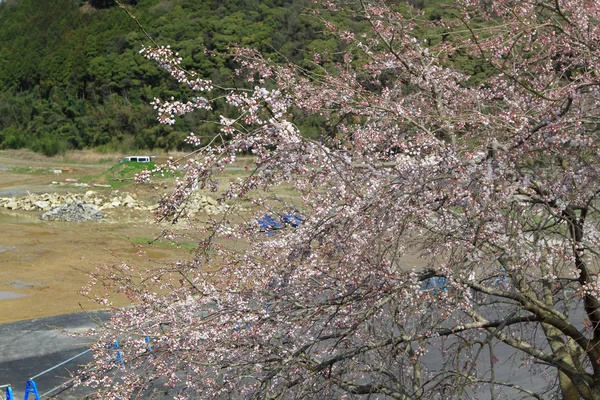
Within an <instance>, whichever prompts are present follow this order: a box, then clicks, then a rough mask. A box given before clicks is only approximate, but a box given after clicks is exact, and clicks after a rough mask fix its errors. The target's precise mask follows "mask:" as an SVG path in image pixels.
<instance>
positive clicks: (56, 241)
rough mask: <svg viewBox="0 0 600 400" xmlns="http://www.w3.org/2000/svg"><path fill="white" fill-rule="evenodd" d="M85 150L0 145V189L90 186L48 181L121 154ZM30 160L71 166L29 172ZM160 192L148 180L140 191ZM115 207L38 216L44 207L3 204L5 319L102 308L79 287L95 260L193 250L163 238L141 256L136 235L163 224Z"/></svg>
mask: <svg viewBox="0 0 600 400" xmlns="http://www.w3.org/2000/svg"><path fill="white" fill-rule="evenodd" d="M81 158H83V160H79V159H69V160H64V159H45V158H43V157H41V156H36V155H32V154H30V153H24V152H10V151H0V197H10V196H11V195H15V194H16V195H21V194H26V193H27V192H28V191H29V192H37V193H51V192H53V191H58V192H60V191H71V192H77V191H86V190H90V188H77V187H71V186H61V185H51V183H52V181H56V180H59V179H60V180H64V179H66V178H69V179H77V178H80V177H84V176H93V175H97V174H100V173H102V172H103V171H105V170H106V169H108V168H110V167H111V166H112V165H114V162H117V161H118V157H114V158H115V160H114V161H113V162H103V163H99V162H98V161H97V160H96V161H94V160H91V161H88V160H85V158H84V157H81ZM29 167H31V169H32V170H33V171H35V170H36V169H47V170H58V169H64V170H65V171H66V172H65V173H62V174H61V175H58V174H57V175H54V174H52V173H45V174H36V173H28V172H27V169H28V168H29ZM104 190H107V191H108V192H110V189H104ZM121 190H122V191H127V192H133V193H136V191H138V187H136V186H135V185H132V186H129V187H126V188H121ZM155 192H157V191H155ZM159 194H160V193H152V192H148V189H147V188H145V191H144V192H142V191H141V190H139V196H140V198H143V196H146V197H147V196H156V197H157V196H158V195H159ZM115 213H116V214H114V213H113V214H111V213H108V215H107V218H106V219H105V220H103V221H100V222H45V221H41V220H39V219H38V217H39V215H41V212H11V211H7V210H6V209H4V208H0V228H1V229H0V323H5V322H11V321H17V320H23V319H30V318H37V317H42V316H51V315H58V314H63V313H70V312H77V311H81V310H82V308H83V309H86V310H90V309H94V308H97V307H96V306H95V305H94V304H92V303H91V302H89V301H87V300H86V299H85V298H83V297H82V296H80V295H78V294H77V292H78V291H79V290H80V289H81V287H82V286H83V285H84V284H85V283H86V281H87V278H86V276H85V273H86V271H91V270H93V269H94V268H95V267H96V266H98V265H101V264H104V263H106V264H115V263H118V262H122V261H125V262H128V263H131V264H132V265H139V264H144V263H149V262H165V261H169V260H175V259H178V258H181V257H186V255H187V254H189V250H187V251H186V250H181V249H175V248H173V247H169V246H166V245H154V246H148V245H143V247H144V250H145V252H146V254H147V256H148V257H149V258H151V259H153V260H154V261H153V260H148V259H147V258H145V257H140V256H139V255H138V251H139V246H140V244H139V238H150V237H155V236H156V235H158V234H159V232H160V231H161V227H159V226H156V225H154V224H151V223H148V222H145V221H144V220H143V219H141V218H140V215H137V214H139V212H136V211H130V210H120V211H118V212H117V211H116V212H115ZM149 216H150V215H148V216H147V217H149ZM147 219H148V218H146V220H147ZM134 238H136V239H134ZM192 240H193V238H192Z"/></svg>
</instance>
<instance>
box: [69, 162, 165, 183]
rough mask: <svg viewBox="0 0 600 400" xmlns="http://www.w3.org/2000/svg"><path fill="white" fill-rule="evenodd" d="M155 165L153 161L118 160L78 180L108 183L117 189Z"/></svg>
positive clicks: (133, 180)
mask: <svg viewBox="0 0 600 400" xmlns="http://www.w3.org/2000/svg"><path fill="white" fill-rule="evenodd" d="M155 165H156V164H155V163H153V162H147V163H139V162H131V161H129V162H120V163H117V164H115V165H113V166H112V167H110V168H109V169H108V170H106V171H105V172H103V173H102V174H100V175H98V176H85V177H83V178H80V179H79V181H80V182H82V183H98V184H104V185H110V186H111V188H113V189H119V188H122V187H123V186H127V185H130V184H132V183H134V182H135V175H136V174H138V173H140V172H142V171H146V170H152V169H154V166H155Z"/></svg>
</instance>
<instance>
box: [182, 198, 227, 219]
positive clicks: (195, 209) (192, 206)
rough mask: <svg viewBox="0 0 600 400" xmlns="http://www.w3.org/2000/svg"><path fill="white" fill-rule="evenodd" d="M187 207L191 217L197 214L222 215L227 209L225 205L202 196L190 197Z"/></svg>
mask: <svg viewBox="0 0 600 400" xmlns="http://www.w3.org/2000/svg"><path fill="white" fill-rule="evenodd" d="M187 207H188V208H187V209H188V212H189V213H190V214H192V215H194V214H198V213H206V214H209V215H215V214H223V213H225V212H226V211H227V210H228V209H229V206H228V205H227V204H219V202H218V201H217V200H215V199H213V198H212V197H210V196H204V195H192V197H190V200H189V203H188V206H187Z"/></svg>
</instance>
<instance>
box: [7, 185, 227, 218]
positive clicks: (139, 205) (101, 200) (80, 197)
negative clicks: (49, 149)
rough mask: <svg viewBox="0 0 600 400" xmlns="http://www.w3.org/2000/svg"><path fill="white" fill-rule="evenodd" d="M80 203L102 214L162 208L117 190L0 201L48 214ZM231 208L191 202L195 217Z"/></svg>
mask: <svg viewBox="0 0 600 400" xmlns="http://www.w3.org/2000/svg"><path fill="white" fill-rule="evenodd" d="M77 202H79V203H84V204H88V205H93V206H95V207H96V208H97V209H98V211H106V210H112V209H117V208H128V209H132V210H135V211H154V210H156V209H157V208H158V204H157V203H153V204H144V203H143V202H140V201H138V199H137V196H136V194H135V193H127V192H116V191H115V192H112V193H106V194H104V193H98V192H95V191H93V190H88V191H87V192H85V193H67V194H58V193H43V194H28V195H26V196H23V197H2V198H0V208H6V209H9V210H23V211H48V210H51V209H53V208H55V207H58V206H65V205H70V204H73V203H77ZM228 208H229V206H227V205H226V204H219V203H218V202H217V200H215V199H214V198H212V197H210V196H205V195H200V194H195V195H193V196H192V197H191V198H190V200H189V202H188V212H189V213H190V214H192V215H193V214H198V213H206V214H222V213H224V212H226V211H227V209H228Z"/></svg>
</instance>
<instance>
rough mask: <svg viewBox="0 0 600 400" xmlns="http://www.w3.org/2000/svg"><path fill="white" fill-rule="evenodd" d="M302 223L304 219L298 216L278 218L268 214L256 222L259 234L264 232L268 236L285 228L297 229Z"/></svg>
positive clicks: (291, 215)
mask: <svg viewBox="0 0 600 400" xmlns="http://www.w3.org/2000/svg"><path fill="white" fill-rule="evenodd" d="M303 222H304V217H302V216H301V215H298V214H282V215H281V216H279V218H276V217H274V216H273V215H270V214H265V215H263V216H262V217H260V218H258V219H257V220H256V223H257V224H258V227H259V228H260V230H261V232H266V233H267V234H268V235H269V234H273V233H274V231H277V230H279V229H283V228H285V227H286V226H291V227H293V228H296V227H298V226H299V225H301V224H302V223H303Z"/></svg>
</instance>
